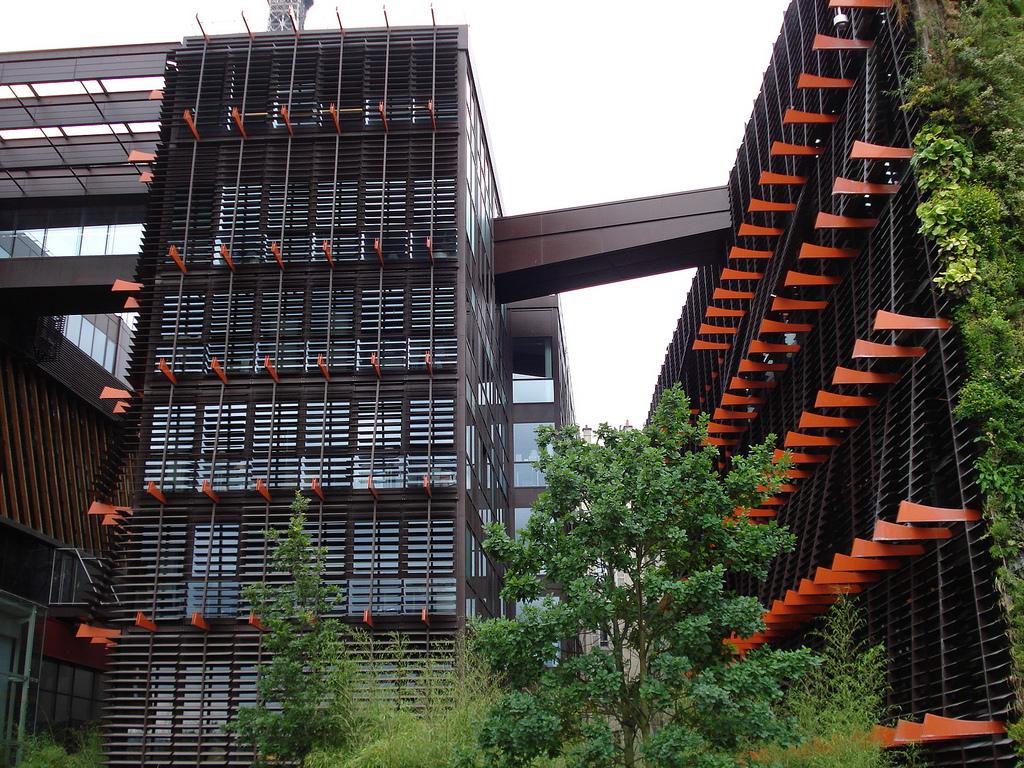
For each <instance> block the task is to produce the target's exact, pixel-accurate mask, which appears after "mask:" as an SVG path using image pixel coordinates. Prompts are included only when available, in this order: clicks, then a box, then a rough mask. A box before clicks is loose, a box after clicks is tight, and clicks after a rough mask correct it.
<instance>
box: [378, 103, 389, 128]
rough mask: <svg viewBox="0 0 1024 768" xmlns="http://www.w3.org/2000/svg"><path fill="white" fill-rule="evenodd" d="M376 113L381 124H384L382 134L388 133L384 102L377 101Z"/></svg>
mask: <svg viewBox="0 0 1024 768" xmlns="http://www.w3.org/2000/svg"><path fill="white" fill-rule="evenodd" d="M377 111H378V112H379V113H380V119H381V122H383V123H384V133H387V132H388V112H387V109H385V108H384V102H383V101H378V102H377Z"/></svg>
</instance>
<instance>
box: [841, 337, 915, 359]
mask: <svg viewBox="0 0 1024 768" xmlns="http://www.w3.org/2000/svg"><path fill="white" fill-rule="evenodd" d="M927 351H928V350H927V349H925V348H924V347H903V346H900V345H899V344H878V343H876V342H874V341H865V340H864V339H857V341H855V342H854V344H853V354H852V355H851V357H854V358H876V357H921V356H922V355H924V354H925V352H927Z"/></svg>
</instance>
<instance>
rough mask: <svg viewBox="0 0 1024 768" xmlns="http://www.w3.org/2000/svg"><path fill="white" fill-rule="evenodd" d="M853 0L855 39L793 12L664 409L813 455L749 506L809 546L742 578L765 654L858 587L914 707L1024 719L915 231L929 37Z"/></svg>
mask: <svg viewBox="0 0 1024 768" xmlns="http://www.w3.org/2000/svg"><path fill="white" fill-rule="evenodd" d="M833 5H834V4H833ZM843 5H845V6H851V7H850V8H847V9H846V11H847V17H848V19H849V22H850V24H849V27H848V28H844V27H842V26H840V27H839V28H837V27H836V25H835V23H834V22H835V13H836V12H835V11H834V10H833V9H831V8H829V7H828V4H826V3H824V2H819V1H818V0H795V1H794V2H793V3H792V4H791V5H790V7H789V9H788V11H787V13H786V16H785V21H784V25H783V29H782V33H781V35H780V37H779V39H778V42H777V43H776V44H775V48H774V51H773V54H772V59H771V62H770V63H769V66H768V69H767V70H766V72H765V78H764V82H763V85H762V89H761V92H760V94H759V95H758V97H757V100H756V102H755V105H754V111H753V114H752V116H751V119H750V121H749V122H748V124H747V128H746V132H745V135H744V139H743V143H742V145H741V146H740V149H739V152H738V155H737V159H736V164H735V166H734V167H733V170H732V173H731V175H730V178H729V196H730V201H731V207H732V217H733V221H734V224H735V227H734V230H733V233H732V236H731V237H730V238H729V241H728V242H727V243H726V247H724V248H723V249H722V251H721V256H720V258H719V259H718V260H717V263H714V264H710V265H708V266H705V267H702V268H701V269H700V270H698V272H697V273H696V275H695V277H694V280H693V284H692V287H691V289H690V292H689V295H688V296H687V298H686V303H685V306H684V307H683V311H682V316H681V318H680V321H679V324H678V327H677V328H676V332H675V336H674V338H673V340H672V343H671V345H670V346H669V349H668V352H667V354H666V358H665V362H664V365H663V367H662V371H661V375H660V377H659V380H658V384H657V388H656V392H655V401H656V400H657V397H658V395H659V393H660V392H661V391H662V390H663V389H664V388H665V387H668V386H671V385H673V384H676V383H680V384H682V386H683V387H684V388H685V390H686V391H687V393H688V394H689V396H690V398H691V401H692V404H693V406H694V407H695V409H700V410H701V411H705V412H707V413H709V414H710V415H711V418H712V421H711V425H710V428H709V433H710V438H709V439H710V441H711V442H712V443H713V444H715V445H716V446H718V447H719V448H720V450H721V451H722V456H723V460H726V461H727V460H728V457H729V456H730V455H731V454H732V453H734V452H736V451H742V450H744V449H745V447H746V446H748V445H750V444H753V443H757V442H760V441H762V440H764V439H765V438H767V437H770V438H771V439H772V440H774V441H775V442H776V444H777V445H778V447H779V448H780V449H783V448H786V449H789V450H791V451H792V452H793V467H792V469H791V470H790V471H789V478H788V480H787V483H786V485H785V486H784V487H783V488H782V490H781V491H780V493H779V494H777V495H776V496H775V497H773V498H771V499H769V500H768V502H766V504H765V505H763V506H762V508H760V509H756V510H750V511H749V512H748V514H750V515H751V517H752V518H755V519H774V520H777V521H778V522H779V523H780V524H782V525H785V526H788V527H789V528H790V529H791V530H792V531H793V532H794V533H796V534H797V537H798V538H797V545H796V549H795V551H794V552H792V553H791V554H788V555H783V556H781V557H780V558H779V559H778V561H777V562H776V563H775V565H774V566H773V568H772V570H771V572H770V574H769V576H768V578H767V579H766V580H765V581H763V582H761V583H755V582H752V581H748V582H745V583H744V584H742V585H740V586H742V587H744V588H745V589H746V590H747V591H748V592H749V593H751V594H755V595H757V596H758V597H759V598H761V601H762V603H763V604H764V605H765V606H766V607H768V608H769V610H768V612H767V613H766V621H767V622H768V629H767V631H766V632H765V633H761V634H759V635H758V636H756V637H755V638H753V639H752V640H751V642H750V643H749V644H747V645H746V647H755V646H756V645H758V644H760V643H763V642H766V641H770V642H773V643H790V642H798V641H802V640H803V639H805V637H806V635H805V631H806V629H807V626H808V624H809V622H810V621H811V619H812V618H813V614H814V613H815V611H814V610H813V609H808V608H807V607H806V602H807V601H806V600H804V599H802V596H803V595H806V594H810V593H813V592H814V591H815V589H816V588H821V587H822V586H824V587H825V588H826V589H828V585H840V586H842V587H843V588H844V589H851V590H853V591H860V592H861V595H860V596H859V598H858V599H859V602H860V605H862V606H863V607H864V610H865V615H866V618H867V621H868V629H869V633H870V635H871V636H872V637H873V638H874V639H875V640H877V641H878V642H884V644H885V648H886V652H887V654H888V657H889V683H890V685H891V687H892V690H891V693H890V694H889V703H890V704H891V705H892V706H893V707H894V708H895V710H894V712H895V713H897V714H898V715H899V716H900V717H902V718H906V719H908V720H914V721H916V722H920V721H921V718H922V716H924V715H932V716H942V717H951V718H958V719H966V720H971V721H989V720H996V721H1006V720H1007V719H1010V717H1011V710H1012V708H1013V691H1012V687H1011V682H1010V658H1009V649H1008V641H1007V636H1006V625H1005V621H1004V618H1003V615H1002V613H1001V610H1000V607H999V601H998V596H997V593H996V590H995V586H994V583H993V575H994V564H993V562H992V560H991V558H990V557H989V554H988V544H987V542H986V540H985V524H984V523H982V522H979V517H980V516H979V515H978V513H977V511H976V510H978V509H979V507H980V497H979V494H980V492H979V488H978V484H977V478H976V475H975V472H974V471H973V466H974V460H975V457H976V455H977V453H976V447H975V443H974V438H975V434H974V433H973V431H972V428H971V425H969V424H965V423H962V422H960V421H958V420H957V418H956V417H955V416H954V412H953V407H954V405H955V402H956V396H957V392H958V389H959V386H960V384H961V382H962V381H963V379H964V376H965V369H964V360H963V353H962V349H961V347H960V343H959V339H958V337H957V333H956V330H955V328H951V327H950V323H949V322H948V318H950V317H951V314H952V313H951V307H950V303H949V299H948V296H947V295H945V294H944V293H943V292H942V291H941V290H940V289H939V288H938V286H936V284H935V283H934V280H933V279H934V278H935V276H936V275H937V274H938V272H939V270H940V260H939V258H938V255H937V253H936V251H935V248H934V246H933V245H932V244H931V243H929V242H927V241H925V240H924V239H923V238H922V237H921V236H920V235H918V234H917V228H918V222H917V220H916V215H915V209H916V207H917V205H918V203H919V202H920V194H919V192H918V190H917V188H916V186H915V184H914V178H913V173H912V171H911V169H910V167H909V161H908V159H909V156H910V154H911V152H910V149H909V147H910V142H911V139H912V137H913V135H914V132H915V130H916V129H917V127H918V122H917V118H916V116H915V115H914V113H913V112H912V111H907V110H905V109H903V106H904V105H903V104H902V102H901V101H900V95H899V94H900V93H902V92H903V87H904V85H905V84H906V82H907V78H908V76H909V73H910V68H911V64H912V50H911V44H912V31H911V29H910V28H909V26H908V25H907V24H906V23H904V22H901V21H900V19H899V18H898V16H897V14H896V13H895V12H891V11H889V10H888V9H887V7H886V8H883V7H881V6H883V5H885V6H888V4H872V3H860V4H855V3H844V4H843ZM874 6H877V7H874ZM652 405H653V404H652ZM894 555H898V556H897V557H894ZM911 731H912V729H909V728H908V729H907V732H908V733H910V732H911ZM882 733H883V735H885V734H888V735H890V736H891V735H892V734H891V733H890V732H882ZM926 751H927V753H928V757H929V758H930V759H931V763H930V764H932V765H936V766H954V765H957V766H959V765H985V766H1009V765H1012V764H1013V763H1014V759H1013V756H1012V750H1011V749H1010V746H1009V742H1008V740H1007V739H1006V738H1005V737H1004V736H996V737H993V736H987V735H976V736H974V737H968V738H964V739H959V740H952V741H949V740H947V741H936V742H934V743H929V744H928V745H927V747H926Z"/></svg>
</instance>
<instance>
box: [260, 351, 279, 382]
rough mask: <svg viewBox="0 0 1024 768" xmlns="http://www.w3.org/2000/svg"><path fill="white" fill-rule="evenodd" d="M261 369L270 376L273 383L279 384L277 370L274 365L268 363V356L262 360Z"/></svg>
mask: <svg viewBox="0 0 1024 768" xmlns="http://www.w3.org/2000/svg"><path fill="white" fill-rule="evenodd" d="M263 367H264V368H266V369H267V373H269V374H270V378H272V379H273V380H274V382H275V383H277V384H280V383H281V377H280V376H278V375H277V368H275V367H274V364H273V363H272V362H271V361H270V355H267V356H266V357H264V358H263Z"/></svg>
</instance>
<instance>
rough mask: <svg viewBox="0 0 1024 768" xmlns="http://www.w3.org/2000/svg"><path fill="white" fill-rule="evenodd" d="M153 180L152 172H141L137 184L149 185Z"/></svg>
mask: <svg viewBox="0 0 1024 768" xmlns="http://www.w3.org/2000/svg"><path fill="white" fill-rule="evenodd" d="M152 180H153V172H152V171H143V172H142V173H140V174H139V184H149V183H150V182H151V181H152Z"/></svg>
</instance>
